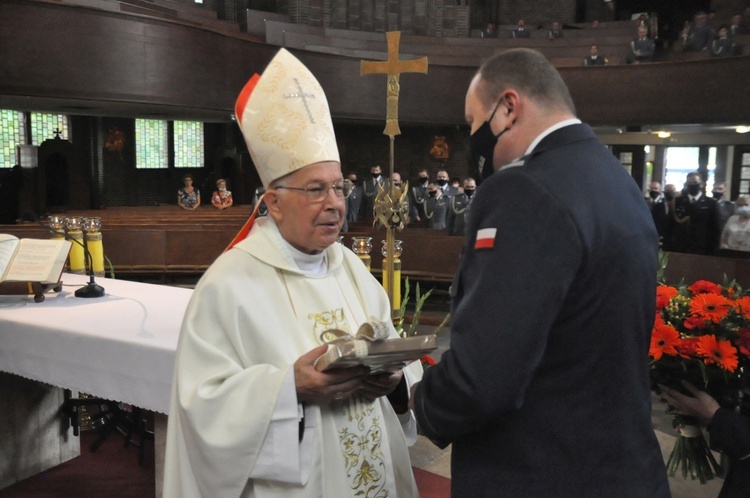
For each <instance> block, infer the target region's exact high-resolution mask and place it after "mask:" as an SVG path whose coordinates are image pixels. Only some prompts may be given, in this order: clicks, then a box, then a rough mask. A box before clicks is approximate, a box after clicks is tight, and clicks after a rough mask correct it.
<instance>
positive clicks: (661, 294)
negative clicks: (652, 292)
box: [656, 285, 677, 310]
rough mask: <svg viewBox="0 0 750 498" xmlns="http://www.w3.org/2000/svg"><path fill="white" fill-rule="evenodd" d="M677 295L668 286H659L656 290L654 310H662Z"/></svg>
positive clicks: (674, 290)
mask: <svg viewBox="0 0 750 498" xmlns="http://www.w3.org/2000/svg"><path fill="white" fill-rule="evenodd" d="M676 295H677V289H675V288H674V287H671V286H669V285H660V286H658V287H657V288H656V309H657V310H662V309H664V308H665V307H666V306H667V305H668V304H669V301H670V300H671V299H672V298H673V297H675V296H676Z"/></svg>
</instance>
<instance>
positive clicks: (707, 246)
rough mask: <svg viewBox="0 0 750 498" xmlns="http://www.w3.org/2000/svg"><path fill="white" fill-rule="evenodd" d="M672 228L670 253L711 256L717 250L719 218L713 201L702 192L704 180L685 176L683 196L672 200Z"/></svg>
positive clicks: (693, 175)
mask: <svg viewBox="0 0 750 498" xmlns="http://www.w3.org/2000/svg"><path fill="white" fill-rule="evenodd" d="M672 215H673V216H674V227H673V231H672V240H671V243H670V245H669V247H670V249H669V250H670V251H675V252H685V253H690V254H713V253H714V252H716V249H717V248H718V247H719V236H720V234H721V232H720V231H719V216H718V211H717V207H716V200H715V199H712V198H710V197H707V196H706V195H704V193H703V178H702V177H701V175H700V173H698V172H697V171H694V172H692V173H688V174H687V181H686V182H685V188H684V189H683V191H682V195H680V196H679V197H677V198H676V199H675V200H674V209H673V210H672Z"/></svg>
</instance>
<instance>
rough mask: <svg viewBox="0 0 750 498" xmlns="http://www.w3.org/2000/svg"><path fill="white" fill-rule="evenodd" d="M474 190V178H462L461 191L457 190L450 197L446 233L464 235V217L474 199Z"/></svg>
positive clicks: (475, 187)
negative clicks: (462, 187)
mask: <svg viewBox="0 0 750 498" xmlns="http://www.w3.org/2000/svg"><path fill="white" fill-rule="evenodd" d="M476 190H477V182H476V180H474V179H473V178H467V179H466V180H464V189H463V192H459V193H458V194H456V195H455V196H453V197H452V198H451V200H450V209H448V226H447V232H448V235H458V236H463V235H464V227H465V226H466V217H467V216H468V214H469V207H471V201H473V200H474V192H476Z"/></svg>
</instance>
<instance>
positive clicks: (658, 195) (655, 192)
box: [646, 182, 664, 207]
mask: <svg viewBox="0 0 750 498" xmlns="http://www.w3.org/2000/svg"><path fill="white" fill-rule="evenodd" d="M663 198H664V194H662V191H661V183H659V182H651V183H650V184H649V185H648V197H646V204H648V206H649V207H651V206H653V205H654V204H655V203H656V202H657V201H658V200H660V199H663Z"/></svg>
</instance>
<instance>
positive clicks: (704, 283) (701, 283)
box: [688, 280, 721, 296]
mask: <svg viewBox="0 0 750 498" xmlns="http://www.w3.org/2000/svg"><path fill="white" fill-rule="evenodd" d="M688 290H689V291H690V292H691V293H692V294H693V295H694V296H697V295H698V294H721V286H720V285H716V284H715V283H713V282H709V281H708V280H698V281H697V282H695V283H694V284H693V285H691V286H690V287H688Z"/></svg>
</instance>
